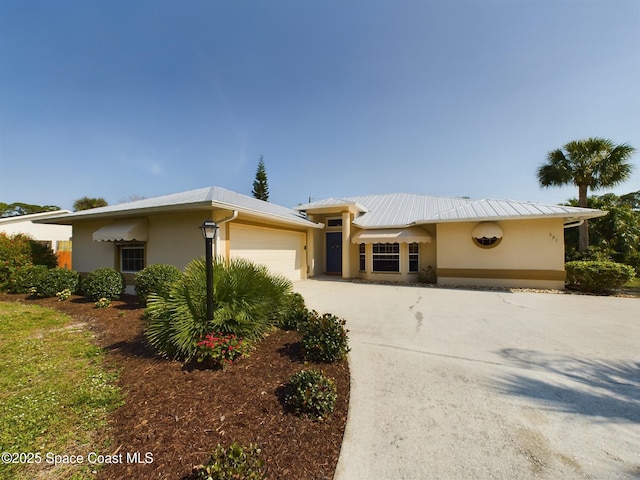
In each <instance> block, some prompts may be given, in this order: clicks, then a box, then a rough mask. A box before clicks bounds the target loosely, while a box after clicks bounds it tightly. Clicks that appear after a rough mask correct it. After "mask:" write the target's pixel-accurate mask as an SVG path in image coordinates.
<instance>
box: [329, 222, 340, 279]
mask: <svg viewBox="0 0 640 480" xmlns="http://www.w3.org/2000/svg"><path fill="white" fill-rule="evenodd" d="M327 273H342V232H327Z"/></svg>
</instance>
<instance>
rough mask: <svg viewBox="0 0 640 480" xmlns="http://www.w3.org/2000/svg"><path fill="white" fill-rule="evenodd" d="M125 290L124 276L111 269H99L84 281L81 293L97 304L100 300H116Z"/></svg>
mask: <svg viewBox="0 0 640 480" xmlns="http://www.w3.org/2000/svg"><path fill="white" fill-rule="evenodd" d="M125 288H126V284H125V280H124V275H122V274H121V273H120V272H118V271H116V270H114V269H113V268H108V267H107V268H99V269H97V270H95V271H93V272H91V273H90V274H89V275H87V278H85V279H84V281H83V282H82V292H83V293H84V295H85V297H87V298H88V299H89V300H92V301H94V302H97V301H98V300H100V299H101V298H106V299H107V300H117V299H119V298H120V296H121V295H122V294H123V293H124V290H125Z"/></svg>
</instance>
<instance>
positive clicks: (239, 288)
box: [146, 258, 291, 360]
mask: <svg viewBox="0 0 640 480" xmlns="http://www.w3.org/2000/svg"><path fill="white" fill-rule="evenodd" d="M213 267H214V268H213V270H214V284H213V289H214V315H213V320H212V321H208V320H207V318H206V317H207V315H206V310H207V308H206V304H207V292H206V284H207V283H206V269H205V262H204V260H203V259H197V260H194V261H192V262H191V263H190V264H189V265H187V267H186V269H185V272H184V276H183V278H182V280H181V281H178V282H177V283H175V284H174V285H173V287H172V288H171V291H170V293H169V295H168V297H167V298H163V297H161V296H159V295H154V294H152V295H150V296H149V298H148V300H147V310H146V312H147V316H148V318H149V324H148V326H147V329H146V335H147V339H148V340H149V342H150V343H151V344H152V345H153V346H154V347H155V348H156V349H157V350H158V351H159V352H160V353H162V354H164V355H166V356H169V357H174V358H179V359H183V360H189V359H191V358H192V357H193V355H194V354H195V351H196V343H197V342H198V341H199V340H200V339H201V338H202V337H204V336H205V335H206V334H207V333H211V332H214V331H216V332H223V333H233V334H236V335H238V336H240V337H244V338H247V339H249V340H256V339H259V338H261V337H262V336H264V335H265V334H266V333H267V332H268V331H269V330H270V329H271V328H272V327H273V326H274V325H275V324H277V322H278V320H279V319H278V313H279V312H280V311H281V310H282V309H283V306H284V304H285V302H286V298H287V295H289V294H290V293H291V282H290V281H289V280H287V279H286V278H284V277H280V276H277V275H271V274H269V272H268V270H267V269H266V267H264V266H261V265H256V264H254V263H252V262H250V261H248V260H244V259H231V260H229V261H228V262H227V261H225V260H223V259H221V258H217V259H215V261H214V265H213Z"/></svg>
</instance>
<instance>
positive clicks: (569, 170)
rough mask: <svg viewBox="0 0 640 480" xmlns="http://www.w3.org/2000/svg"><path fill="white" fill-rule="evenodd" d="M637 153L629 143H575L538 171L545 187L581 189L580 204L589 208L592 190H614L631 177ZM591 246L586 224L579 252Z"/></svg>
mask: <svg viewBox="0 0 640 480" xmlns="http://www.w3.org/2000/svg"><path fill="white" fill-rule="evenodd" d="M634 152H635V148H633V147H632V146H630V145H627V144H626V143H623V144H620V145H616V144H614V143H613V141H611V140H608V139H604V138H588V139H586V140H574V141H571V142H569V143H567V144H566V145H564V147H562V148H559V149H556V150H553V151H551V152H549V153H548V154H547V163H545V164H543V165H541V166H540V167H539V168H538V182H539V183H540V186H542V187H560V186H564V185H569V184H573V185H575V186H577V187H578V204H579V205H580V206H581V207H586V206H587V194H588V190H589V189H592V190H598V189H601V188H608V187H614V186H616V185H618V184H620V183H622V182H624V181H625V180H627V179H628V178H629V176H630V174H631V170H632V165H631V163H630V162H629V160H630V159H631V156H632V155H633V153H634ZM588 246H589V230H588V225H587V222H586V221H585V222H584V223H583V224H582V225H580V229H579V241H578V249H579V250H580V251H584V250H586V249H587V247H588Z"/></svg>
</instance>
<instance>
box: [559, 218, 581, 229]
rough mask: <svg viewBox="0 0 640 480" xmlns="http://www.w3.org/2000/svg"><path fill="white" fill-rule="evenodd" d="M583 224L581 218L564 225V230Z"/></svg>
mask: <svg viewBox="0 0 640 480" xmlns="http://www.w3.org/2000/svg"><path fill="white" fill-rule="evenodd" d="M583 223H584V218H581V219H580V220H574V221H573V222H567V223H565V224H564V228H573V227H579V226H580V225H582V224H583Z"/></svg>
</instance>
